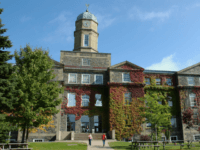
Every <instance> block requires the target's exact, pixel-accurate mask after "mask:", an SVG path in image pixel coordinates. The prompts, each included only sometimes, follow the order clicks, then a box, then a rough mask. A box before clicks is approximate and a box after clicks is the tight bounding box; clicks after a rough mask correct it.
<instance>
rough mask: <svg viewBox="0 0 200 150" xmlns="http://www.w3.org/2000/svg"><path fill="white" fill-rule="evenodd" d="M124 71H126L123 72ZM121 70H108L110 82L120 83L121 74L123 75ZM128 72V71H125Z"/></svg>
mask: <svg viewBox="0 0 200 150" xmlns="http://www.w3.org/2000/svg"><path fill="white" fill-rule="evenodd" d="M124 71H126V70H124ZM124 71H123V70H121V71H119V70H110V82H117V83H122V73H124ZM126 72H128V71H126ZM129 83H132V82H129Z"/></svg>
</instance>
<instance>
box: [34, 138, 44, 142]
mask: <svg viewBox="0 0 200 150" xmlns="http://www.w3.org/2000/svg"><path fill="white" fill-rule="evenodd" d="M35 140H42V142H44V139H33V142H35Z"/></svg>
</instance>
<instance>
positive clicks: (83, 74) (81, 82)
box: [81, 74, 90, 84]
mask: <svg viewBox="0 0 200 150" xmlns="http://www.w3.org/2000/svg"><path fill="white" fill-rule="evenodd" d="M83 75H89V83H83ZM81 77H82V78H81V83H82V84H90V74H82V75H81Z"/></svg>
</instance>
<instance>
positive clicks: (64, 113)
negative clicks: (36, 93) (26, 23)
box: [11, 10, 200, 142]
mask: <svg viewBox="0 0 200 150" xmlns="http://www.w3.org/2000/svg"><path fill="white" fill-rule="evenodd" d="M75 25H76V30H75V32H74V37H75V41H74V49H73V51H63V50H62V51H61V55H60V62H57V61H55V60H54V64H55V65H54V73H55V74H56V75H57V76H56V78H55V79H54V81H59V82H60V86H64V87H65V90H64V93H63V94H60V97H62V99H63V102H62V104H61V105H59V106H57V109H60V113H58V114H55V115H54V117H53V120H54V125H55V128H49V129H47V132H44V131H40V130H39V131H38V132H37V133H30V134H29V139H28V140H29V142H37V141H54V140H75V139H78V137H79V136H81V133H86V132H89V133H94V136H95V134H96V135H101V134H102V133H107V135H108V137H109V138H112V139H115V136H117V137H119V131H120V132H121V131H122V127H121V125H119V124H118V122H117V121H116V120H117V116H116V115H121V114H120V113H121V112H122V111H123V112H126V113H127V110H128V108H127V102H129V100H130V101H131V99H132V98H138V97H143V96H144V94H145V92H146V91H147V90H148V89H151V86H154V85H156V86H159V87H161V88H160V91H162V90H163V91H164V89H162V87H170V92H171V93H175V94H173V97H172V95H171V96H170V95H169V101H168V105H169V106H170V107H171V108H172V109H173V110H175V111H174V112H173V117H172V119H171V123H172V128H173V131H172V133H171V135H170V136H171V137H170V139H171V140H183V139H185V140H186V139H190V138H193V139H199V138H200V135H198V133H199V132H198V131H197V127H198V121H197V119H196V122H195V127H194V128H192V133H190V131H191V130H189V129H187V128H186V125H184V124H183V122H182V112H183V111H184V110H185V109H187V108H188V107H190V106H191V107H192V108H193V109H194V112H195V113H194V117H196V118H197V115H198V114H197V113H198V109H197V108H195V107H194V106H197V102H196V101H195V98H197V96H198V92H197V91H198V88H199V87H200V63H198V64H195V65H193V66H191V67H188V68H185V69H183V70H181V71H156V70H145V69H144V68H142V67H140V66H137V65H135V64H133V63H131V62H128V61H124V62H121V63H119V64H116V65H113V66H111V54H110V53H100V52H99V51H98V36H99V33H98V22H97V18H96V17H95V16H94V15H93V14H92V13H90V12H89V11H88V10H86V12H84V13H82V14H80V15H79V16H78V17H77V20H76V23H75ZM152 79H155V83H152ZM118 87H120V89H119V88H118ZM117 90H118V91H119V92H118V93H117V94H116V91H117ZM180 93H183V94H185V97H183V96H181V95H180ZM113 95H117V96H116V97H117V98H119V100H118V99H117V98H116V97H112V96H113ZM111 97H112V99H111ZM113 100H114V101H115V102H113ZM113 103H115V104H113ZM160 104H162V102H161V103H160ZM121 106H122V107H121ZM115 108H117V109H115ZM127 116H128V118H131V117H132V116H131V114H130V115H127ZM125 118H126V117H125ZM131 122H133V120H131V119H124V124H125V127H126V129H123V131H126V132H128V129H129V128H130V127H131ZM123 126H124V125H123ZM150 126H151V124H149V123H144V124H142V132H141V134H143V135H145V134H146V135H148V134H150ZM12 136H13V137H12V138H11V139H16V140H18V141H20V140H21V136H22V132H20V131H18V132H15V133H14V132H13V134H12ZM94 136H93V137H94ZM163 138H165V137H164V134H163ZM86 139H87V137H86ZM97 139H98V137H97Z"/></svg>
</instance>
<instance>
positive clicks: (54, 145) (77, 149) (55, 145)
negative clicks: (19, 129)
mask: <svg viewBox="0 0 200 150" xmlns="http://www.w3.org/2000/svg"><path fill="white" fill-rule="evenodd" d="M70 144H77V145H71V146H70ZM28 147H30V148H33V150H87V144H86V143H75V142H70V143H69V142H47V143H44V142H41V143H29V145H28Z"/></svg>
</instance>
